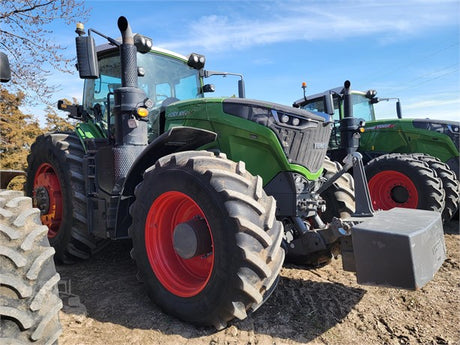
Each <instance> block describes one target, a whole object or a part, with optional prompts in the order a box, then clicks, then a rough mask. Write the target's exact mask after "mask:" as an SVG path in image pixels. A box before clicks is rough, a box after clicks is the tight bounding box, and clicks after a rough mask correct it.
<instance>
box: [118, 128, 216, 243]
mask: <svg viewBox="0 0 460 345" xmlns="http://www.w3.org/2000/svg"><path fill="white" fill-rule="evenodd" d="M216 138H217V134H216V133H215V132H212V131H208V130H204V129H199V128H194V127H183V126H179V127H173V128H171V129H170V130H168V131H167V132H165V133H163V134H162V135H160V136H159V137H158V138H156V139H155V140H154V141H152V142H151V143H150V144H149V145H148V146H147V147H146V148H145V149H144V150H143V151H142V153H141V154H140V155H139V156H138V157H137V159H136V160H135V161H134V163H133V165H132V166H131V168H130V169H129V171H128V174H127V175H126V179H125V181H124V184H123V187H122V191H121V195H120V199H119V201H118V207H117V222H116V227H115V238H117V239H121V238H127V237H128V228H129V226H130V224H131V217H130V215H129V206H130V205H131V203H132V202H133V201H134V189H135V188H136V186H137V185H138V184H139V183H140V182H141V181H142V179H143V174H144V171H145V170H146V169H148V168H149V167H151V166H152V165H154V164H155V162H156V161H157V160H158V159H160V158H161V157H164V156H166V155H169V154H171V153H175V152H181V151H189V150H196V149H198V148H199V147H201V146H204V145H206V144H209V143H212V142H214V141H215V140H216Z"/></svg>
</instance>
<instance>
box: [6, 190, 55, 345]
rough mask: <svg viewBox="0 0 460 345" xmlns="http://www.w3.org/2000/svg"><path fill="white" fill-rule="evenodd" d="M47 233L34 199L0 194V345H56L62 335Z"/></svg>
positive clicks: (13, 194)
mask: <svg viewBox="0 0 460 345" xmlns="http://www.w3.org/2000/svg"><path fill="white" fill-rule="evenodd" d="M47 232H48V228H47V227H46V226H44V225H42V224H41V222H40V211H39V210H38V209H35V208H32V200H31V199H30V198H28V197H24V196H23V195H22V193H21V192H16V191H1V192H0V344H37V345H43V344H53V343H56V342H57V338H58V337H59V335H60V333H61V326H60V323H59V315H58V313H59V310H60V309H61V308H62V302H61V300H60V298H59V293H58V289H57V283H58V281H59V274H57V273H56V269H55V266H54V261H53V255H54V249H53V248H51V247H50V246H49V243H48V239H47V237H46V234H47Z"/></svg>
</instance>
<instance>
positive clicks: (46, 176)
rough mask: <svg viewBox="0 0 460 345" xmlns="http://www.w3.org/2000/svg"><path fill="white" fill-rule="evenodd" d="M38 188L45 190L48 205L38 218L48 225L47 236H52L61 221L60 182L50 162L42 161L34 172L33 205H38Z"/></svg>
mask: <svg viewBox="0 0 460 345" xmlns="http://www.w3.org/2000/svg"><path fill="white" fill-rule="evenodd" d="M40 189H45V190H46V194H47V196H46V197H47V202H48V205H49V207H46V210H45V212H44V213H43V212H42V214H41V216H40V218H41V221H42V223H43V224H44V225H46V226H47V227H48V238H53V237H56V235H57V234H58V232H59V228H60V226H61V221H62V192H61V184H60V183H59V179H58V177H57V174H56V172H55V171H54V168H53V167H52V165H51V164H48V163H43V164H42V165H40V167H39V168H38V169H37V172H36V173H35V177H34V192H33V194H34V198H33V199H34V206H35V207H39V205H37V195H36V193H37V191H38V190H40ZM39 208H41V207H39Z"/></svg>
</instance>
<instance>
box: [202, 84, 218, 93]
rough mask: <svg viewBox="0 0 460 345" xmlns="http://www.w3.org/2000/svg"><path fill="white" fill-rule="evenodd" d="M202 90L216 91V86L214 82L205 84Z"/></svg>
mask: <svg viewBox="0 0 460 345" xmlns="http://www.w3.org/2000/svg"><path fill="white" fill-rule="evenodd" d="M202 91H203V93H205V92H214V91H216V87H215V86H214V84H205V85H203V88H202Z"/></svg>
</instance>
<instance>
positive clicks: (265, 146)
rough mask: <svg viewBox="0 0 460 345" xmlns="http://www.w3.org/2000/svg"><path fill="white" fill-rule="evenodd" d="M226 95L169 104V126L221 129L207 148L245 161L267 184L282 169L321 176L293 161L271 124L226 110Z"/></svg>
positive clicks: (318, 172)
mask: <svg viewBox="0 0 460 345" xmlns="http://www.w3.org/2000/svg"><path fill="white" fill-rule="evenodd" d="M224 99H225V98H204V99H198V100H190V101H182V102H177V103H175V104H173V105H171V106H170V107H168V109H167V112H166V129H169V128H171V127H174V126H191V127H198V128H203V129H207V130H211V131H214V132H216V133H217V142H216V143H214V144H212V145H207V146H206V149H217V150H219V151H221V152H224V153H226V154H227V157H228V158H229V159H231V160H233V161H244V162H245V163H246V168H247V169H248V171H250V172H251V173H252V174H253V175H260V176H261V177H262V179H263V181H264V184H267V183H268V182H269V181H270V180H271V179H272V178H274V177H275V176H276V175H277V174H278V173H279V172H281V171H292V172H297V173H299V174H301V175H303V176H305V177H306V178H307V179H309V180H315V179H317V178H318V177H319V176H320V175H321V173H322V169H320V170H319V171H315V172H313V173H312V172H310V171H308V170H307V169H306V168H305V167H303V166H300V165H296V164H290V163H289V161H288V160H287V158H286V155H285V153H284V151H283V149H282V147H281V145H280V143H279V140H278V138H277V137H276V135H275V133H274V132H273V131H272V130H271V129H270V128H268V127H265V126H262V125H259V124H257V123H255V122H252V121H248V120H246V119H242V118H239V117H237V116H233V115H229V114H226V113H224V112H223V110H222V102H223V100H224Z"/></svg>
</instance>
